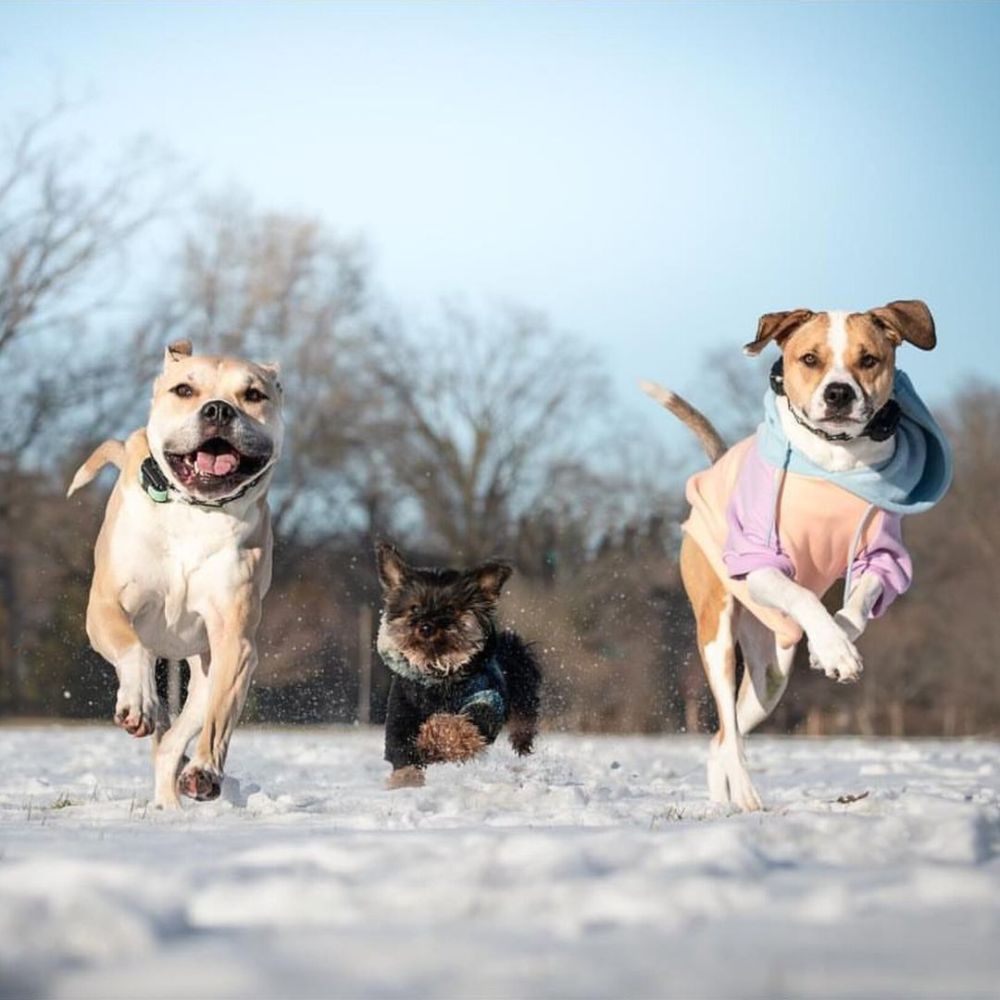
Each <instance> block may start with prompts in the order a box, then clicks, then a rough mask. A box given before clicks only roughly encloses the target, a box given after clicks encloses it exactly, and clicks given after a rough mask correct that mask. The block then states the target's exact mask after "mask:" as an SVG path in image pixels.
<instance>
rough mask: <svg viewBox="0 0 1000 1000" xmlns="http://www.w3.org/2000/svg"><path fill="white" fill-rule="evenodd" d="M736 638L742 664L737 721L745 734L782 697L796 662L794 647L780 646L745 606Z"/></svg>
mask: <svg viewBox="0 0 1000 1000" xmlns="http://www.w3.org/2000/svg"><path fill="white" fill-rule="evenodd" d="M736 640H737V642H738V643H739V646H740V650H741V652H742V653H743V665H744V671H743V681H742V683H741V684H740V692H739V695H738V696H737V699H736V724H737V726H738V727H739V730H740V732H741V733H742V734H743V735H744V736H746V735H747V734H748V733H750V732H751V731H752V730H753V729H755V728H756V727H757V726H759V725H760V724H761V723H762V722H763V721H764V720H765V719H766V718H767V717H768V716H769V715H770V714H771V713H772V712H773V711H774V709H775V707H776V706H777V704H778V702H779V701H781V698H782V695H784V693H785V689H786V688H787V687H788V678H789V676H790V675H791V672H792V666H793V665H794V663H795V647H794V646H792V647H790V648H788V647H784V646H780V645H779V644H778V642H777V640H776V639H775V637H774V633H773V632H772V631H771V630H770V629H769V628H767V626H765V625H763V624H762V623H761V622H760V621H758V619H756V618H755V617H754V616H753V615H752V614H751V613H750V612H749V611H746V610H743V611H741V613H740V620H739V625H738V627H737V629H736Z"/></svg>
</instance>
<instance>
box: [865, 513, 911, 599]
mask: <svg viewBox="0 0 1000 1000" xmlns="http://www.w3.org/2000/svg"><path fill="white" fill-rule="evenodd" d="M902 523H903V519H902V518H901V517H900V516H899V514H890V513H888V512H885V513H883V514H882V523H881V525H879V529H878V534H877V535H876V536H875V537H874V538H873V539H872V540H871V542H870V543H869V544H868V545H866V546H865V547H864V548H863V549H862V550H861V551H860V552H859V553H858V554H857V556H856V558H855V560H854V563H853V565H852V566H851V575H852V577H853V579H855V580H857V579H860V578H861V577H862V576H864V575H865V574H866V573H874V574H875V575H876V576H877V577H878V578H879V582H880V583H881V584H882V593H881V594H880V595H879V598H878V600H877V601H876V602H875V606H874V607H873V608H872V610H871V617H872V618H878V617H879V616H880V615H883V614H885V611H886V609H887V608H888V607H889V605H890V604H892V602H893V601H894V600H896V598H897V597H899V595H900V594H905V593H906V591H907V590H909V588H910V584H911V583H912V582H913V561H912V560H911V559H910V553H909V552H907V550H906V546H905V545H904V544H903V534H902Z"/></svg>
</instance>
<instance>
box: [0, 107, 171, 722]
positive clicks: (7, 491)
mask: <svg viewBox="0 0 1000 1000" xmlns="http://www.w3.org/2000/svg"><path fill="white" fill-rule="evenodd" d="M68 122H69V114H68V109H65V108H62V107H60V108H56V109H55V110H53V111H52V112H50V113H48V114H46V115H42V116H40V117H35V118H31V119H22V120H20V121H13V122H9V123H8V124H7V126H6V127H5V128H3V130H2V132H0V383H2V384H3V386H4V391H3V393H2V394H0V604H2V611H0V703H4V702H6V703H7V704H15V705H16V704H17V703H18V701H19V700H20V698H21V694H22V689H23V686H24V685H23V682H24V675H25V672H26V666H25V663H26V660H25V652H24V651H25V648H26V642H25V638H26V633H28V632H30V630H31V628H32V627H34V626H38V625H39V622H38V620H37V610H38V609H39V608H44V607H47V606H46V605H44V604H38V602H37V601H36V600H34V599H31V598H30V597H29V595H32V594H35V595H37V586H36V585H37V575H38V567H39V562H40V561H45V560H44V557H43V556H42V553H45V554H46V555H51V554H52V551H51V550H52V549H53V547H54V546H55V545H56V541H57V540H58V539H59V538H61V533H60V532H58V531H55V530H53V529H51V528H49V527H47V526H43V525H41V523H40V522H39V509H40V506H39V505H42V506H44V507H45V509H48V505H47V504H45V503H44V497H45V495H46V484H45V483H44V482H43V476H44V475H46V474H47V475H51V474H52V472H53V471H54V470H55V469H57V468H58V463H59V460H60V459H62V458H63V457H64V455H65V452H66V450H67V448H66V441H65V439H64V438H63V437H62V433H63V432H65V431H66V430H67V428H70V427H73V428H74V429H75V430H76V431H77V432H79V431H80V425H81V424H84V425H85V423H86V414H90V415H93V414H95V413H96V412H97V411H98V409H99V407H100V398H101V390H102V389H103V388H106V387H107V386H108V385H109V383H110V382H111V381H112V379H111V378H109V374H110V372H111V371H112V369H113V367H114V366H113V363H112V362H111V361H109V359H107V358H106V357H104V358H101V357H99V352H98V351H97V350H96V349H95V345H96V344H97V343H98V342H99V338H100V331H98V330H96V329H95V326H96V324H95V323H94V322H93V318H94V316H95V314H96V313H98V312H100V311H101V310H102V309H103V308H104V307H106V306H108V305H109V303H110V302H111V301H112V300H113V299H114V297H115V295H116V294H117V292H118V289H119V285H120V283H121V279H122V275H123V273H124V266H125V259H124V253H125V250H126V247H127V246H128V244H129V242H130V241H131V240H132V239H133V237H135V236H136V235H137V234H138V233H139V232H140V231H141V230H142V229H143V227H145V226H146V225H147V224H148V223H149V222H150V221H151V219H152V218H153V217H154V215H155V213H156V211H157V210H158V209H159V207H160V200H159V199H157V198H153V199H150V198H149V191H148V182H149V181H150V180H151V179H152V178H154V176H156V174H157V171H158V169H159V167H160V166H161V165H162V158H161V157H160V156H158V155H155V156H154V155H153V152H152V150H151V149H150V147H149V146H148V145H146V144H138V145H137V146H136V147H134V148H132V149H130V150H128V151H126V153H125V154H124V155H123V156H122V157H121V158H119V159H116V160H115V161H114V162H113V163H112V164H110V165H99V164H96V163H95V162H94V160H93V158H88V157H87V156H86V155H84V152H83V144H82V143H81V142H80V141H79V140H78V139H77V140H70V139H62V140H60V138H59V136H60V135H64V134H65V131H64V129H65V126H66V125H67V124H68ZM81 415H83V416H82V419H81ZM70 548H72V545H70ZM60 552H61V554H62V555H67V553H68V550H67V549H66V548H65V547H62V548H61V549H60ZM62 568H63V567H62V565H60V568H59V570H56V571H54V572H53V575H54V576H56V577H59V578H62V573H61V569H62ZM32 623H34V626H33V625H32Z"/></svg>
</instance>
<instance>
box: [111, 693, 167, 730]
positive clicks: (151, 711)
mask: <svg viewBox="0 0 1000 1000" xmlns="http://www.w3.org/2000/svg"><path fill="white" fill-rule="evenodd" d="M163 720H164V713H163V709H162V707H161V706H160V700H159V698H157V697H156V692H155V691H153V692H147V691H144V690H142V689H141V688H138V687H137V688H136V689H134V690H129V689H127V688H126V687H125V685H122V686H121V687H120V688H119V689H118V698H117V700H116V702H115V725H116V726H120V727H121V728H122V729H124V730H125V732H126V733H128V734H129V735H130V736H135V737H137V738H139V737H143V736H149V735H151V734H152V733H153V732H155V731H156V727H157V724H158V723H159V724H161V728H162V723H163Z"/></svg>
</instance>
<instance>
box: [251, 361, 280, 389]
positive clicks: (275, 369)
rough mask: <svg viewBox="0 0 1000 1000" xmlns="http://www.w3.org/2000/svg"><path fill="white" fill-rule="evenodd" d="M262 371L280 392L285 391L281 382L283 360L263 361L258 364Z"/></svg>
mask: <svg viewBox="0 0 1000 1000" xmlns="http://www.w3.org/2000/svg"><path fill="white" fill-rule="evenodd" d="M257 367H258V368H260V369H261V371H263V372H264V374H265V375H267V377H268V378H269V379H270V380H271V381H272V382H273V383H274V385H275V388H277V390H278V392H284V391H285V390H284V386H282V384H281V362H280V361H262V362H261V363H260V364H258V365H257Z"/></svg>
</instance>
